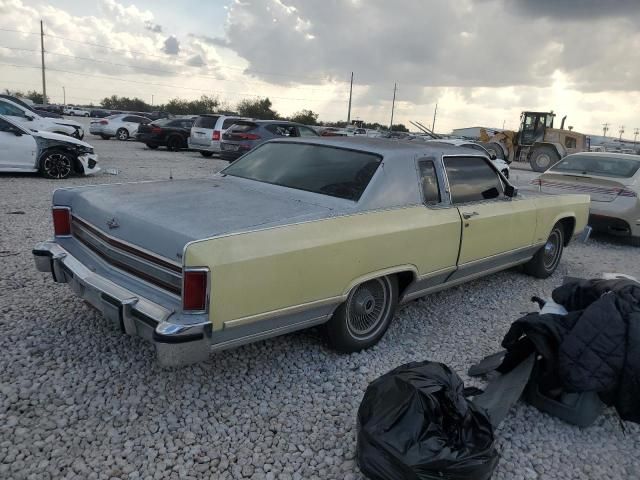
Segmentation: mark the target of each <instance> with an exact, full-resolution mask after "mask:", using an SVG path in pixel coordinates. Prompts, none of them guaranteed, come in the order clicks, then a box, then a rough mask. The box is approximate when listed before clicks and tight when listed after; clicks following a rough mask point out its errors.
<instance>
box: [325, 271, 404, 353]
mask: <svg viewBox="0 0 640 480" xmlns="http://www.w3.org/2000/svg"><path fill="white" fill-rule="evenodd" d="M397 304H398V281H397V279H396V277H395V276H393V275H392V276H386V277H380V278H374V279H373V280H369V281H367V282H364V283H361V284H360V285H358V286H356V287H354V288H353V289H352V290H351V292H349V295H348V296H347V299H346V300H345V302H344V303H343V304H342V305H340V306H339V307H338V308H337V309H336V311H335V312H334V313H333V316H332V317H331V319H330V320H329V321H328V322H327V324H326V326H325V328H326V332H327V337H328V339H329V344H330V345H331V346H332V347H333V348H334V349H336V350H338V351H340V352H345V353H351V352H358V351H360V350H363V349H365V348H369V347H371V346H373V345H375V344H376V343H378V341H380V339H381V338H382V336H383V335H384V334H385V332H386V331H387V328H389V325H390V324H391V320H392V319H393V315H394V313H395V309H396V306H397Z"/></svg>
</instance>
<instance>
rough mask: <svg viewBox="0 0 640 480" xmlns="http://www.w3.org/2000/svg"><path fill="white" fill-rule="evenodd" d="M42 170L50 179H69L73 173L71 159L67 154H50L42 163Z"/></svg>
mask: <svg viewBox="0 0 640 480" xmlns="http://www.w3.org/2000/svg"><path fill="white" fill-rule="evenodd" d="M42 170H43V172H44V174H45V175H46V176H47V177H48V178H56V179H61V178H67V177H68V176H69V175H70V174H71V171H72V167H71V158H69V156H68V155H67V154H65V153H62V152H55V153H50V154H49V155H47V157H46V158H45V159H44V161H43V162H42Z"/></svg>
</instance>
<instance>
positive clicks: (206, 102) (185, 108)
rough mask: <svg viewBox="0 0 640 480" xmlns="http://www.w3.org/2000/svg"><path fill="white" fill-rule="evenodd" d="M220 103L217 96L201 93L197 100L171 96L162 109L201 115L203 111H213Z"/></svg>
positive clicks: (179, 113) (173, 112)
mask: <svg viewBox="0 0 640 480" xmlns="http://www.w3.org/2000/svg"><path fill="white" fill-rule="evenodd" d="M221 105H222V104H221V103H220V100H218V97H213V96H208V95H202V96H201V97H200V98H199V99H197V100H182V99H179V98H173V99H171V100H169V102H168V103H167V104H166V105H164V110H165V111H167V112H169V113H172V114H174V115H201V114H203V113H215V112H217V111H218V109H219V108H220V106H221Z"/></svg>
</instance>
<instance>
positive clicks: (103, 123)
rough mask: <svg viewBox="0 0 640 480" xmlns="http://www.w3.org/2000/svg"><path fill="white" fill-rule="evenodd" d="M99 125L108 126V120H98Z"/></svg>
mask: <svg viewBox="0 0 640 480" xmlns="http://www.w3.org/2000/svg"><path fill="white" fill-rule="evenodd" d="M100 125H109V121H108V120H100Z"/></svg>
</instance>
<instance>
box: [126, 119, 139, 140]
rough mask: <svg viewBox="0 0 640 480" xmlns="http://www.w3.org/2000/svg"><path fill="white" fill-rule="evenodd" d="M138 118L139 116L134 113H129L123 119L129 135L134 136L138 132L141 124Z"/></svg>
mask: <svg viewBox="0 0 640 480" xmlns="http://www.w3.org/2000/svg"><path fill="white" fill-rule="evenodd" d="M137 118H138V117H135V116H133V115H128V116H126V117H124V118H123V119H122V123H123V126H124V128H126V129H127V131H128V132H129V136H134V135H135V134H136V133H138V126H139V125H140V122H139V121H138V120H137Z"/></svg>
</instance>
